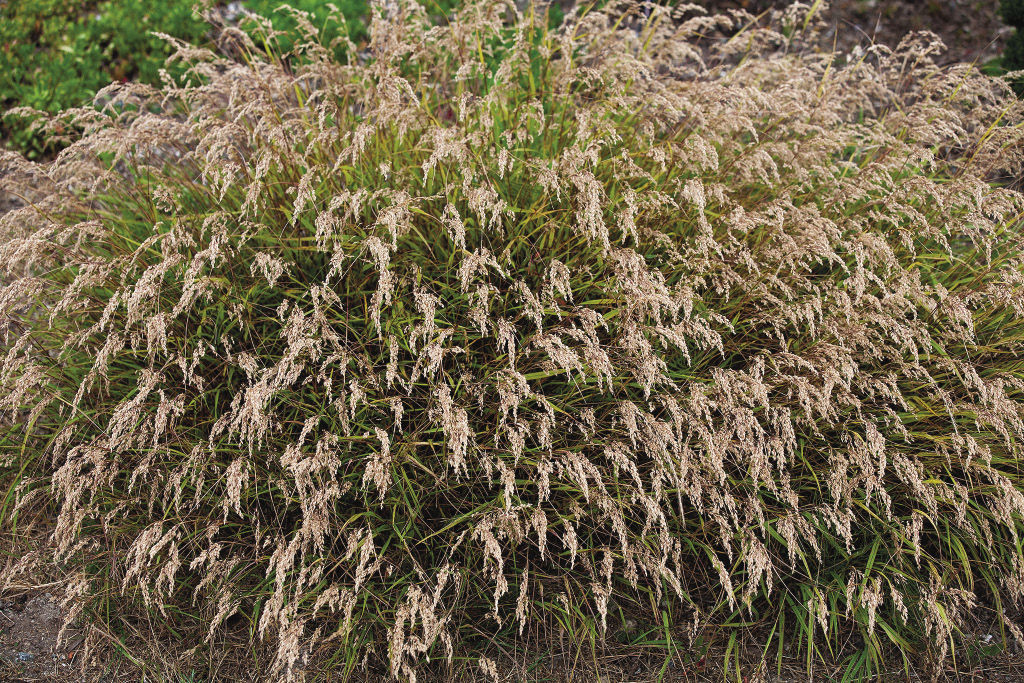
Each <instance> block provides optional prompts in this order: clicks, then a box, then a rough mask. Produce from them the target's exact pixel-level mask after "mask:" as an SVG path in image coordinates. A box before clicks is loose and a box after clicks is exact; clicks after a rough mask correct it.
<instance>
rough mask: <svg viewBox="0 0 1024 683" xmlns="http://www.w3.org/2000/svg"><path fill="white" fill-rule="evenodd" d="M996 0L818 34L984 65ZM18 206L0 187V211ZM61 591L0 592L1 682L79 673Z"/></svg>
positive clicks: (894, 11) (836, 26) (938, 6)
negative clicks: (939, 50)
mask: <svg viewBox="0 0 1024 683" xmlns="http://www.w3.org/2000/svg"><path fill="white" fill-rule="evenodd" d="M810 1H811V0H805V2H810ZM704 4H705V5H706V6H707V7H708V8H709V9H711V10H715V9H721V8H724V7H726V6H733V7H735V6H742V7H745V8H747V9H750V10H752V11H761V10H764V9H766V8H767V7H769V6H771V5H772V4H775V5H777V6H779V5H786V4H788V2H785V1H781V2H777V3H772V2H769V1H766V0H721V1H716V0H708V1H707V2H705V3H704ZM997 6H998V2H997V0H835V1H834V2H832V3H831V8H830V9H829V10H828V11H827V13H826V14H825V15H824V16H825V19H826V20H827V22H828V24H829V25H830V27H831V28H830V29H829V31H828V32H827V33H826V35H825V36H823V42H824V43H825V44H826V45H827V44H829V43H832V44H834V45H835V46H836V47H837V48H838V49H839V50H843V51H846V50H849V49H850V48H852V47H853V46H855V45H856V44H858V43H860V44H865V43H870V42H876V43H883V44H887V45H895V44H896V43H898V41H899V40H900V39H901V38H902V37H903V36H904V35H906V34H907V33H908V32H909V31H918V30H930V31H933V32H935V33H937V34H938V35H939V36H940V37H941V38H942V39H943V41H944V42H945V44H946V46H947V48H948V51H947V53H946V55H945V59H944V60H943V61H945V62H947V63H952V62H958V61H968V62H973V61H976V62H978V63H979V64H981V63H985V62H987V61H989V60H991V59H993V58H995V57H998V56H999V54H1000V52H1001V50H1002V44H1003V41H1004V40H1005V39H1006V37H1007V35H1008V34H1009V33H1010V32H1011V29H1008V28H1007V27H1005V26H1004V25H1003V24H1002V23H1001V21H1000V19H999V17H998V15H997ZM2 181H3V169H0V186H2V184H3V182H2ZM17 204H18V202H15V201H13V200H11V198H8V197H5V196H3V194H2V192H0V211H3V210H4V208H5V206H6V207H7V208H11V207H13V206H16V205H17ZM5 550H8V551H9V549H3V548H0V571H2V570H3V569H4V564H5V563H4V560H5V559H10V558H9V557H5V556H7V555H8V552H3V551H5ZM8 566H9V565H8ZM0 578H2V577H0ZM0 583H2V582H0ZM59 595H60V592H59V588H57V587H54V586H53V585H51V584H50V583H44V582H40V583H38V584H35V585H32V584H21V585H18V586H17V587H15V588H9V589H8V590H6V591H0V682H3V683H15V682H20V681H25V682H28V681H74V680H78V679H79V676H78V674H77V673H76V671H77V669H78V667H77V662H76V661H75V656H76V653H77V649H78V648H79V646H80V645H81V643H82V636H81V635H79V634H78V633H77V632H74V631H71V632H69V634H66V637H65V639H64V641H63V642H62V643H61V644H60V645H58V644H57V635H58V632H59V630H60V628H61V624H62V622H63V613H62V612H61V608H60V606H59ZM995 659H998V660H1000V661H999V662H998V663H997V662H993V663H992V666H991V667H990V668H988V669H986V670H985V671H978V672H969V673H966V674H965V673H964V672H959V673H956V674H954V676H953V679H955V680H970V681H1007V682H1009V681H1024V658H1021V657H1017V658H1016V659H1012V660H1011V659H1007V660H1006V661H1002V660H1003V659H1004V658H1002V657H998V658H995ZM572 678H573V679H576V677H575V676H573V677H572ZM616 678H617V677H616ZM700 678H702V677H701V676H699V675H697V676H696V677H691V674H690V673H683V672H678V671H676V672H669V676H668V678H667V679H666V680H699V679H700ZM769 679H771V677H769ZM577 680H581V679H577ZM602 680H603V677H602ZM622 680H629V678H626V679H622ZM635 680H644V679H643V678H640V679H635ZM777 680H804V677H802V676H801V675H800V674H799V673H797V674H794V675H793V676H792V677H790V676H784V677H783V678H782V679H777Z"/></svg>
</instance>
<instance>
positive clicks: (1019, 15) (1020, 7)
mask: <svg viewBox="0 0 1024 683" xmlns="http://www.w3.org/2000/svg"><path fill="white" fill-rule="evenodd" d="M999 13H1000V14H1001V15H1003V21H1005V22H1006V23H1007V24H1009V25H1010V26H1016V27H1018V28H1020V27H1024V2H1021V0H999Z"/></svg>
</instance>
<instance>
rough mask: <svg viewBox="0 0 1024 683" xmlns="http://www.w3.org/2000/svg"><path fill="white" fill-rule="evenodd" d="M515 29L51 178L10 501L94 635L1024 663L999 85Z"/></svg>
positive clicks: (284, 667)
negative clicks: (1007, 658)
mask: <svg viewBox="0 0 1024 683" xmlns="http://www.w3.org/2000/svg"><path fill="white" fill-rule="evenodd" d="M513 9H514V8H512V7H511V6H505V5H502V4H496V3H494V4H492V3H486V4H472V5H469V6H466V7H465V8H464V9H463V10H462V11H461V12H460V14H459V15H458V16H457V17H456V18H454V19H453V21H452V22H451V23H450V24H444V25H437V26H432V25H431V23H430V22H429V21H428V20H427V18H426V14H425V13H424V12H423V11H422V9H421V8H420V7H419V6H417V5H413V4H404V3H403V4H400V5H397V6H396V11H395V14H394V15H393V17H392V18H391V19H390V20H384V19H383V18H381V19H378V20H377V21H376V22H375V25H374V26H373V29H372V36H373V38H372V40H371V42H370V45H369V46H368V54H369V57H368V58H367V59H364V58H363V57H360V56H358V55H351V54H349V55H348V56H347V58H346V59H344V60H342V61H340V62H339V61H337V59H336V56H335V55H334V54H333V53H332V52H330V51H329V50H326V49H324V48H322V47H316V46H315V45H310V46H307V47H306V48H304V49H307V52H306V57H307V62H306V63H300V64H298V65H287V64H283V63H281V62H280V61H276V60H269V61H267V60H264V59H261V58H260V57H259V54H258V52H257V51H256V50H255V46H254V45H249V47H248V48H247V50H245V52H244V54H242V55H240V56H238V59H239V61H237V62H236V61H231V60H229V59H214V58H213V56H212V55H211V56H209V57H207V58H203V57H202V56H201V55H200V56H197V55H196V54H195V53H193V54H184V53H183V55H184V56H187V57H189V58H190V59H192V60H194V61H196V64H195V67H194V73H195V74H197V75H199V76H201V77H202V78H201V79H200V80H201V81H202V84H196V85H192V86H189V87H187V88H184V89H181V90H178V91H174V92H172V91H170V90H169V89H168V90H162V91H156V92H153V91H149V90H147V89H145V88H142V87H141V86H125V87H124V88H123V90H122V93H121V95H120V97H119V98H116V99H115V100H114V102H113V103H112V104H111V107H110V108H109V109H108V112H107V115H106V118H97V117H95V116H90V117H88V119H87V120H81V117H80V120H79V121H78V124H79V125H82V126H84V127H85V130H86V134H85V137H84V138H83V139H82V140H81V141H79V142H76V143H75V144H74V145H72V146H71V147H70V148H69V149H68V150H67V151H66V152H65V153H64V154H62V156H61V157H60V159H59V160H58V161H57V162H55V164H54V165H52V166H49V167H46V168H45V169H41V168H38V167H34V166H32V165H30V164H27V163H22V164H21V172H23V173H24V174H33V173H35V174H37V176H38V174H39V173H40V172H41V171H45V173H46V177H47V178H49V183H50V184H49V185H47V184H46V183H44V182H42V181H41V180H39V178H38V177H37V178H36V179H35V180H33V182H34V184H35V186H36V187H37V188H42V190H43V191H45V192H47V193H48V195H47V196H46V197H45V198H44V199H41V200H40V201H38V202H36V203H35V205H34V206H33V207H29V208H26V209H22V210H19V211H16V212H13V213H11V214H8V216H7V217H5V218H4V219H3V220H2V222H0V227H4V228H5V229H6V230H8V231H10V232H12V233H14V234H15V236H16V238H15V239H12V240H11V241H10V242H9V244H7V245H6V246H5V248H4V249H3V251H2V252H0V255H2V256H0V263H2V265H3V266H4V272H5V273H6V277H7V278H8V280H9V282H10V284H9V285H8V286H7V287H6V288H5V289H4V291H3V293H2V295H0V302H2V306H3V308H2V311H3V314H4V315H5V316H6V318H5V320H6V321H7V324H6V325H5V330H6V337H5V339H6V342H5V345H4V349H3V350H4V354H3V357H4V359H5V360H4V363H3V365H2V368H0V409H2V410H3V411H4V414H5V415H6V416H9V417H10V418H12V419H10V420H5V421H3V422H2V423H0V424H3V427H2V431H0V447H2V450H0V454H2V461H0V465H2V466H3V467H4V468H5V469H4V470H2V472H3V475H2V476H3V477H4V481H5V482H7V484H8V486H9V488H8V490H9V491H12V492H16V494H17V498H18V501H19V503H18V509H19V510H21V511H22V512H21V513H20V514H24V513H25V512H26V511H28V510H31V509H33V507H38V506H44V505H52V506H53V510H54V511H55V513H56V516H57V528H56V532H55V535H54V538H55V542H56V543H57V545H58V558H59V560H60V561H61V562H63V563H64V566H65V567H66V568H67V570H68V571H69V572H71V573H72V576H73V577H75V580H74V581H72V583H71V585H72V594H73V595H74V596H76V598H77V600H78V601H79V602H78V604H80V605H82V606H84V609H86V610H87V611H86V614H87V615H89V619H90V620H93V621H99V622H100V623H103V624H105V626H106V628H108V629H110V630H111V631H112V632H114V633H117V632H120V631H121V630H122V629H124V628H125V626H124V624H130V623H134V620H137V619H141V618H145V619H150V620H153V621H156V622H161V623H165V624H167V625H169V626H170V627H171V628H172V629H173V630H174V633H176V634H178V635H179V636H180V637H182V638H184V639H185V640H187V641H191V642H199V641H202V639H203V638H204V637H206V638H207V642H208V643H214V642H216V640H215V638H217V637H218V634H220V633H223V632H226V631H228V630H230V629H236V630H239V631H241V632H244V633H246V634H248V636H249V637H251V638H253V639H258V638H261V639H265V640H267V641H268V642H269V643H270V644H271V649H272V650H273V651H274V652H275V654H274V656H273V659H274V672H276V673H273V675H289V674H295V675H298V673H299V670H300V669H301V667H302V663H303V661H304V660H305V658H307V657H309V658H312V659H314V660H315V661H314V664H316V665H318V666H323V667H325V668H324V669H323V670H324V671H327V670H331V671H333V672H336V673H338V674H340V675H342V676H343V677H347V675H348V674H349V673H351V672H352V671H353V670H354V669H355V668H356V667H358V666H359V665H360V663H365V665H366V666H367V667H373V668H374V669H375V670H378V671H379V670H387V671H390V672H391V673H392V674H394V675H397V676H402V677H409V678H414V677H415V673H416V671H430V670H437V671H442V670H443V669H444V667H445V666H448V667H453V669H456V670H457V671H458V672H461V673H462V674H463V675H474V674H475V673H477V672H478V669H477V668H476V667H477V666H479V667H480V668H481V669H483V671H485V672H489V673H493V671H494V662H493V661H492V660H491V659H490V657H492V656H493V653H494V652H495V651H496V650H497V649H498V648H499V647H500V648H501V649H504V650H505V651H507V652H509V653H510V654H515V655H516V657H517V659H519V656H518V655H519V653H521V651H522V650H523V649H524V648H528V647H530V648H533V652H534V653H535V654H536V653H539V656H544V653H545V650H546V648H548V647H549V646H548V643H551V642H555V641H556V640H558V639H559V638H560V637H561V636H566V637H567V638H568V643H569V645H572V646H573V647H575V648H577V649H580V650H590V651H592V652H593V651H595V650H596V649H598V648H599V647H603V643H604V642H605V638H606V637H609V638H610V636H611V633H612V632H613V631H614V632H618V633H619V635H621V634H622V633H623V631H622V629H621V628H620V627H621V626H622V625H623V624H626V623H628V622H635V623H637V624H639V628H638V632H639V633H640V635H639V636H637V637H636V638H633V639H631V640H630V639H629V638H627V640H628V641H629V642H632V643H634V644H635V645H637V647H639V648H640V649H641V650H642V651H648V652H650V651H652V650H653V651H656V652H660V653H661V654H663V655H665V656H673V652H674V648H678V647H683V648H686V647H687V646H689V645H691V644H693V643H694V639H695V638H702V639H704V641H705V642H713V643H714V642H717V643H720V644H722V646H723V647H725V643H729V646H728V647H727V648H726V653H728V652H729V651H735V650H734V648H733V646H732V644H733V643H734V642H735V640H734V639H737V638H746V637H750V636H751V633H752V632H753V633H755V634H760V635H761V636H762V637H767V639H768V642H767V643H766V644H765V643H764V642H763V641H762V643H761V644H760V646H761V647H764V648H765V649H764V650H763V651H764V652H767V653H770V656H774V657H776V659H777V662H778V663H780V664H781V661H782V658H783V652H784V646H785V647H787V648H789V647H792V648H793V650H794V651H795V652H794V653H792V655H793V656H797V657H801V658H802V659H803V661H804V662H805V664H806V665H807V666H812V665H814V663H815V662H818V661H825V662H835V661H840V662H845V665H846V666H847V673H848V675H849V676H851V677H854V678H856V677H867V676H869V675H871V674H872V673H876V672H878V666H879V664H880V663H881V662H882V661H883V660H884V659H886V658H888V657H890V656H896V657H897V658H899V657H900V656H902V658H903V659H902V661H903V662H904V665H905V666H907V667H909V665H910V663H911V662H917V661H918V660H919V659H922V658H923V659H927V660H929V661H933V662H941V661H943V660H944V658H946V657H947V656H948V655H949V653H950V647H954V648H957V649H959V647H960V643H961V636H963V635H964V631H966V630H967V629H968V626H967V625H968V624H969V623H970V621H969V619H971V618H982V619H997V620H998V619H1004V620H1005V622H1004V623H1005V624H1006V625H1007V626H1006V629H1005V630H1001V631H997V632H999V633H1000V634H1001V635H1000V638H1001V639H1002V641H1003V642H1005V640H1006V639H1007V638H1010V637H1011V634H1017V635H1019V634H1020V631H1019V629H1018V628H1017V627H1016V625H1014V624H1013V622H1012V621H1010V620H1009V617H1010V616H1011V611H1010V610H1011V609H1013V608H1014V607H1015V606H1017V605H1019V601H1020V598H1021V597H1022V593H1024V575H1022V572H1024V561H1022V560H1024V553H1022V547H1021V538H1020V532H1021V531H1022V527H1024V525H1022V519H1021V513H1022V512H1024V492H1022V479H1021V474H1020V466H1019V459H1018V458H1019V456H1020V447H1021V439H1022V437H1024V412H1022V407H1024V360H1022V358H1024V357H1022V355H1021V352H1022V351H1024V289H1022V287H1024V253H1022V242H1021V239H1020V236H1019V223H1018V218H1019V216H1020V215H1021V212H1022V210H1024V197H1022V196H1021V195H1020V194H1019V193H1017V192H1014V191H1011V190H1007V189H1000V188H996V187H993V186H991V185H989V184H988V183H987V182H986V178H989V177H994V176H996V175H998V174H1000V173H1013V174H1019V173H1020V154H1019V151H1018V150H1019V149H1020V148H1021V133H1020V130H1021V128H1020V126H1019V125H1018V124H1019V123H1020V121H1021V120H1022V118H1021V113H1022V112H1021V105H1019V104H1018V103H1017V102H1016V100H1014V99H1013V98H1012V96H1011V94H1010V93H1008V91H1007V88H1006V86H1005V85H1004V84H1003V83H1001V82H1000V81H998V80H995V79H990V78H987V77H985V76H983V75H981V74H979V73H978V72H977V71H976V70H974V69H973V68H972V67H970V66H966V65H958V66H955V67H951V68H945V69H943V68H939V67H937V66H935V64H934V62H933V61H932V56H933V46H932V45H930V44H928V43H924V42H920V41H915V40H911V41H908V42H906V43H905V44H903V45H902V46H901V47H900V48H899V49H898V50H896V51H895V52H893V53H892V54H888V53H886V52H885V51H874V52H871V53H870V54H868V55H867V56H865V57H864V58H862V59H851V60H847V61H845V62H836V61H831V60H830V59H828V58H827V57H823V56H821V55H819V54H817V53H814V52H812V51H809V50H805V49H803V47H802V46H803V43H801V41H802V40H804V37H805V36H804V34H803V33H802V32H801V31H800V30H799V27H802V26H804V25H805V24H807V23H808V22H805V21H803V20H802V18H801V16H799V14H796V15H794V14H792V13H790V14H789V15H787V18H786V21H787V25H788V26H790V27H797V30H790V31H789V33H788V34H787V35H784V34H782V33H780V32H778V31H775V30H770V29H766V28H758V27H756V26H754V27H750V28H748V29H745V30H744V31H743V32H742V33H741V34H739V35H736V36H734V37H733V38H732V39H731V40H729V41H716V40H714V30H713V29H710V28H709V22H708V21H707V20H706V19H704V18H701V17H697V18H694V19H692V20H689V19H686V18H685V17H681V18H680V17H677V18H676V19H672V18H671V17H670V16H669V13H668V12H667V11H666V10H663V9H661V8H657V7H654V8H650V9H651V14H650V16H649V17H646V18H644V17H642V16H637V14H636V13H637V12H638V11H639V8H637V7H632V8H630V9H628V10H626V15H625V17H624V18H623V17H622V16H621V12H622V11H623V10H622V8H618V7H613V8H610V9H608V11H607V12H604V11H602V12H592V13H585V12H578V13H577V12H573V13H570V14H569V15H568V17H567V18H566V21H565V22H564V23H563V24H562V25H561V26H560V27H559V28H557V29H555V30H549V29H548V28H547V22H546V20H545V19H544V18H543V16H542V14H541V13H537V12H535V11H534V8H530V9H528V10H527V11H526V13H525V15H520V16H517V18H516V19H515V20H513V19H512V13H513ZM719 21H720V23H721V25H722V26H727V25H728V23H729V20H727V19H721V20H719ZM809 23H810V26H809V27H808V30H810V29H813V27H814V22H809ZM702 36H705V37H706V38H704V39H703V40H705V41H706V42H700V41H701V40H702V38H701V37H702ZM307 38H308V37H307ZM295 39H296V40H298V41H299V42H300V43H301V42H302V40H303V39H302V38H301V37H299V38H295ZM704 59H708V60H711V61H710V63H707V64H705V63H704V62H703V60H704ZM197 83H199V82H198V81H197ZM128 101H134V102H136V103H138V104H141V105H143V106H140V107H132V108H122V107H119V106H117V105H118V102H128ZM157 107H159V108H161V109H162V111H163V113H158V112H156V111H154V110H155V109H157ZM9 161H10V160H9ZM12 177H14V176H13V175H12ZM26 177H27V175H26ZM27 182H28V181H27V180H26V183H27ZM18 235H21V237H17V236H18ZM11 495H13V493H12V494H11ZM5 509H6V508H5ZM4 519H5V521H6V522H8V523H10V522H11V519H12V517H11V514H10V513H7V514H6V515H5V516H4ZM1000 628H1001V627H1000ZM524 634H525V635H524ZM645 634H646V635H645ZM492 641H493V642H494V643H495V644H496V647H495V649H488V647H489V646H488V643H490V642H492ZM547 651H548V652H550V649H547ZM775 653H778V654H777V655H776V654H775ZM787 656H790V655H787ZM211 659H212V658H211ZM520 661H521V659H520ZM254 666H255V664H254ZM326 667H329V669H328V668H326ZM467 667H468V668H467ZM261 675H262V676H267V675H271V674H268V673H267V672H263V673H262V674H261Z"/></svg>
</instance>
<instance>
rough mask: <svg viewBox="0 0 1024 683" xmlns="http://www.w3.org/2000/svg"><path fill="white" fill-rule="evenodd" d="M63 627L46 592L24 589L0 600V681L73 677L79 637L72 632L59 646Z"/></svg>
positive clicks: (52, 598)
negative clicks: (58, 636) (58, 637)
mask: <svg viewBox="0 0 1024 683" xmlns="http://www.w3.org/2000/svg"><path fill="white" fill-rule="evenodd" d="M62 624H63V613H62V612H61V609H60V606H59V604H58V600H57V597H56V596H54V595H53V593H50V592H49V591H46V590H38V589H37V590H27V591H25V592H22V593H21V594H20V595H15V596H12V597H10V598H4V599H0V680H3V681H12V682H13V681H44V680H45V681H54V680H70V679H72V678H74V676H75V673H74V672H75V667H74V666H73V665H74V657H75V654H76V651H77V648H78V646H79V645H80V644H81V642H82V638H81V636H78V635H76V634H75V633H74V632H71V633H69V634H66V636H67V637H66V638H65V640H64V642H63V643H62V644H61V645H60V646H58V645H57V634H58V633H59V631H60V628H61V625H62Z"/></svg>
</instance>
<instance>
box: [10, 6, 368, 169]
mask: <svg viewBox="0 0 1024 683" xmlns="http://www.w3.org/2000/svg"><path fill="white" fill-rule="evenodd" d="M193 4H195V2H194V0H131V1H130V2H128V1H126V0H102V1H100V0H85V1H83V2H77V3H69V2H66V1H65V0H35V1H33V2H12V3H7V4H4V5H0V73H4V74H5V78H3V79H0V109H7V108H12V107H30V108H32V109H36V110H40V111H44V112H49V113H56V112H58V111H61V110H64V109H68V108H70V107H78V106H82V105H86V104H88V103H89V102H90V101H91V100H92V98H93V96H94V95H95V94H96V92H97V91H98V90H99V89H100V88H102V87H103V86H105V85H107V84H108V83H110V82H111V81H112V80H113V81H126V80H138V81H140V82H142V83H146V84H149V85H159V84H160V82H161V80H160V70H161V69H162V68H164V61H165V60H166V59H167V57H168V56H169V55H170V54H171V52H172V51H173V50H172V48H171V47H170V46H169V45H168V44H167V42H166V41H165V40H164V39H163V38H161V37H159V36H156V35H153V34H154V32H158V33H164V34H167V35H170V36H173V37H174V38H178V39H180V40H184V41H186V42H191V43H197V44H202V45H204V46H207V47H209V46H210V40H211V37H210V34H211V31H210V30H209V26H208V25H207V24H206V22H204V21H203V20H202V19H200V18H199V16H198V15H197V14H196V13H194V12H193ZM283 4H286V3H283V2H281V0H247V2H245V3H244V7H245V8H246V9H248V10H251V11H253V12H255V13H257V14H261V15H266V16H267V17H269V18H270V19H271V22H272V23H273V25H274V27H275V28H276V29H277V30H281V31H285V32H286V33H287V34H294V31H295V27H296V19H295V17H294V16H293V15H292V14H290V13H288V12H286V11H276V10H278V8H279V7H280V6H281V5H283ZM287 4H290V5H291V6H293V7H295V8H296V9H298V10H300V11H304V12H308V13H310V20H311V21H312V22H313V24H314V25H315V26H316V27H317V28H318V29H320V35H319V36H318V39H319V40H320V41H322V42H323V43H324V44H325V45H326V44H330V43H331V42H332V41H334V40H335V39H337V38H339V37H340V34H339V29H340V28H341V27H342V26H346V27H348V29H349V31H348V34H349V35H348V37H350V38H351V39H352V40H355V41H357V42H359V41H362V40H365V38H366V37H367V36H366V30H365V26H364V24H363V21H362V18H363V17H364V16H365V13H366V3H365V2H364V0H339V1H338V2H337V3H336V4H337V6H338V7H339V9H340V11H341V13H342V16H343V17H345V18H346V19H348V21H347V22H346V23H342V22H341V21H340V18H335V19H334V20H333V21H327V15H328V11H329V10H328V7H327V5H328V4H329V3H327V2H325V1H324V0H292V2H290V3H287ZM242 23H243V24H245V22H244V21H243V22H242ZM245 25H246V26H248V24H245ZM275 47H276V48H277V49H279V50H282V51H287V50H290V49H291V47H292V46H291V45H290V44H285V45H280V46H275ZM338 49H339V52H338V57H339V58H340V57H341V52H340V50H341V49H342V48H341V47H339V48H338ZM172 72H173V69H172ZM175 75H177V74H175ZM31 122H32V120H31V118H30V117H20V116H6V117H3V119H2V120H0V140H6V143H7V146H8V147H9V148H11V149H15V150H17V151H19V152H21V153H23V154H25V155H26V156H28V157H29V158H30V159H38V158H40V157H44V156H48V155H52V154H53V153H54V152H55V151H57V150H58V149H59V144H54V143H52V142H48V141H47V140H46V139H45V138H44V137H42V136H41V135H39V134H38V132H37V131H36V130H35V129H34V128H33V127H32V126H31Z"/></svg>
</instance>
